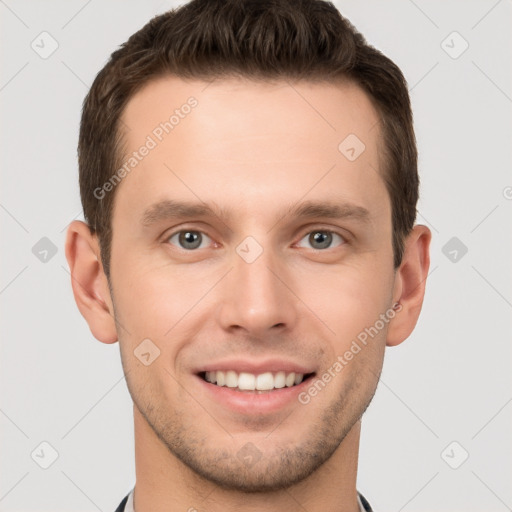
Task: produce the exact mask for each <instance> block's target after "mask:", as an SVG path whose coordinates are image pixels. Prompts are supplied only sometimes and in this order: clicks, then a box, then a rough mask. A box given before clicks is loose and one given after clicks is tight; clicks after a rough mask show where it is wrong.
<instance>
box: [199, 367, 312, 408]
mask: <svg viewBox="0 0 512 512" xmlns="http://www.w3.org/2000/svg"><path fill="white" fill-rule="evenodd" d="M313 377H314V374H313V375H310V376H309V377H308V378H307V379H306V380H303V381H302V382H301V383H300V384H297V385H296V386H292V387H289V388H287V387H284V388H280V389H274V390H272V391H264V392H263V393H258V392H256V391H254V392H253V391H236V390H235V389H234V388H228V387H226V386H217V385H216V384H212V383H210V382H207V381H205V380H204V379H203V378H202V377H200V376H199V375H196V378H197V379H198V380H199V383H200V384H201V385H202V388H203V389H204V391H205V393H207V394H208V395H209V396H211V397H212V399H213V400H215V401H216V402H219V403H220V404H222V405H224V406H225V407H227V408H229V409H231V410H233V411H235V412H237V413H241V414H246V415H254V414H268V413H272V412H276V411H279V410H280V409H282V408H283V407H285V406H287V405H289V404H290V403H293V402H296V403H298V402H299V400H298V395H299V394H300V393H301V392H302V391H304V390H305V389H306V388H307V387H308V386H309V385H310V383H311V379H312V378H313Z"/></svg>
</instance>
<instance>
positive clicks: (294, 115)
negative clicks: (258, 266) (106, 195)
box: [116, 76, 385, 214]
mask: <svg viewBox="0 0 512 512" xmlns="http://www.w3.org/2000/svg"><path fill="white" fill-rule="evenodd" d="M378 119H379V117H378V113H377V111H376V109H375V108H374V107H373V105H372V103H371V101H370V100H369V98H368V96H367V95H366V93H364V92H363V91H362V90H361V89H360V88H359V87H358V86H356V85H355V84H353V83H350V82H347V81H340V82H339V83H324V82H322V83H311V82H305V81H301V82H287V81H284V80H282V81H275V82H260V81H252V80H248V79H242V78H229V79H219V80H215V81H213V82H211V83H208V82H205V81H200V80H183V79H181V78H178V77H175V76H165V77H161V78H158V79H155V80H152V81H150V82H149V83H147V84H146V85H145V86H144V87H143V88H142V89H140V90H139V91H138V92H137V93H136V94H135V95H134V96H133V97H132V98H131V100H130V101H129V102H128V104H127V106H126V108H125V110H124V112H123V115H122V120H123V123H124V126H125V127H126V130H125V132H124V139H125V149H126V152H125V155H124V163H126V162H128V160H131V161H132V163H134V165H133V167H131V168H129V166H126V169H127V171H129V172H127V173H125V174H126V177H125V178H123V180H122V182H121V183H120V185H118V190H116V194H120V195H121V198H116V203H119V202H121V203H123V202H129V203H130V204H131V205H132V208H131V210H134V209H135V210H136V209H138V212H139V214H140V213H141V212H142V211H144V210H145V209H146V208H147V206H149V205H150V204H151V203H152V202H155V201H157V200H163V199H166V198H168V197H169V196H172V195H173V194H174V195H176V194H178V195H182V196H183V195H187V196H188V197H189V198H191V199H192V198H194V199H196V200H197V199H200V200H202V201H203V200H204V201H207V200H208V199H212V198H213V199H215V201H216V202H217V203H219V202H220V198H222V197H225V198H226V201H228V202H229V201H231V202H233V201H236V202H237V204H238V207H239V209H242V208H247V206H248V204H249V200H250V199H251V198H253V199H254V200H260V203H261V198H263V197H269V202H272V198H271V197H270V195H271V194H276V195H278V196H279V197H280V198H282V199H283V202H285V203H287V202H290V203H291V202H293V201H297V200H298V199H299V197H300V196H301V195H302V194H303V193H306V192H307V189H308V188H309V189H311V190H312V193H313V196H314V192H317V193H318V194H321V193H325V192H329V191H332V192H334V188H333V187H336V189H337V191H338V192H339V193H340V194H341V196H344V197H345V198H346V199H347V200H350V201H351V202H356V201H355V200H356V199H358V200H359V202H360V203H361V202H363V203H366V205H367V206H370V205H372V204H373V205H376V204H377V205H378V202H379V201H382V200H383V199H382V197H380V198H379V195H380V196H382V195H383V192H384V190H385V189H384V188H383V182H382V180H381V176H380V174H381V171H380V167H381V163H380V157H379V145H380V126H379V122H378ZM144 147H146V148H150V149H149V150H144ZM134 152H135V153H138V154H137V156H135V157H134V156H133V155H134ZM141 153H144V156H141V155H140V154H141ZM134 158H136V159H137V161H135V160H134ZM333 169H334V171H333V172H330V171H332V170H333ZM315 182H317V185H315ZM313 188H315V190H314V191H313ZM120 190H124V191H123V192H120ZM241 192H243V194H244V197H243V199H244V200H243V201H242V200H241V199H242V198H241V197H240V193H241ZM251 194H253V195H251ZM194 196H195V197H194ZM356 196H359V197H356ZM309 198H311V199H312V197H311V196H310V197H309ZM384 201H385V199H384ZM139 205H140V207H139ZM221 206H222V205H221Z"/></svg>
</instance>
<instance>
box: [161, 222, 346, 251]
mask: <svg viewBox="0 0 512 512" xmlns="http://www.w3.org/2000/svg"><path fill="white" fill-rule="evenodd" d="M187 231H190V232H192V233H201V234H202V235H206V236H207V237H208V238H210V240H211V239H212V238H211V237H210V236H209V235H208V234H207V233H205V232H204V231H201V230H199V229H188V228H181V229H179V230H178V231H174V232H173V233H171V234H170V235H167V236H165V238H164V242H166V243H168V242H169V240H170V239H171V238H173V237H174V236H175V235H179V234H180V233H185V232H187ZM312 233H329V234H331V235H337V236H339V237H340V238H342V239H343V243H341V244H340V245H339V246H338V248H339V247H342V246H344V245H347V244H349V238H348V237H347V236H346V235H342V234H341V233H338V232H337V231H333V230H332V229H328V228H316V229H312V230H310V231H307V232H305V233H304V234H303V235H302V236H301V238H300V239H299V242H300V241H302V240H303V239H304V238H305V237H306V236H307V235H310V234H312ZM170 245H173V244H170ZM176 247H177V248H178V249H179V250H181V251H184V252H197V251H199V250H200V249H184V248H182V247H179V246H176ZM335 248H336V247H328V248H326V249H313V248H312V250H313V251H318V252H326V251H328V250H330V249H335Z"/></svg>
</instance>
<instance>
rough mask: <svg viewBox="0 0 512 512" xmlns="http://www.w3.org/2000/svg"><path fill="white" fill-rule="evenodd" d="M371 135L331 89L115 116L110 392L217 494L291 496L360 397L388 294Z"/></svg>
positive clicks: (330, 450)
mask: <svg viewBox="0 0 512 512" xmlns="http://www.w3.org/2000/svg"><path fill="white" fill-rule="evenodd" d="M191 97H193V98H194V99H193V100H189V98H191ZM187 100H188V103H187ZM187 104H188V105H189V107H185V105H187ZM173 114H174V115H175V117H174V118H173V119H171V121H170V124H169V125H165V124H163V125H161V123H165V121H169V118H170V116H171V115H173ZM377 119H378V117H377V113H376V111H375V110H374V108H373V107H372V105H371V103H370V101H369V100H368V98H367V97H366V95H365V94H364V93H363V92H362V91H361V90H360V89H359V88H358V87H356V86H355V85H351V84H347V83H343V84H339V85H332V84H330V85H329V84H311V83H295V84H293V87H292V86H291V85H288V84H287V83H285V82H276V83H274V84H269V83H265V84H263V83H256V82H250V81H244V80H235V79H229V80H221V81H217V82H213V83H211V84H210V85H208V84H207V83H205V82H201V81H187V82H185V81H182V80H180V79H178V78H174V77H166V78H161V79H158V80H156V81H153V82H151V83H149V84H148V85H147V86H145V87H144V88H143V89H142V90H141V91H139V92H138V93H137V94H136V95H135V96H134V97H133V98H132V99H131V100H130V102H129V104H128V105H127V107H126V109H125V111H124V114H123V121H124V122H125V123H126V125H127V126H128V127H129V130H128V131H127V133H126V142H127V148H128V151H127V153H128V154H127V156H126V160H127V161H128V158H129V157H130V155H132V153H133V152H134V151H137V152H138V157H136V158H137V164H136V165H135V166H134V167H133V168H132V169H131V170H130V171H129V172H127V173H126V176H125V177H124V178H123V179H122V181H121V182H120V183H119V184H118V185H117V186H116V190H115V194H116V197H115V203H114V210H113V217H112V226H113V233H114V235H113V240H112V253H111V299H112V302H113V306H114V312H115V318H116V321H117V332H118V335H119V342H120V347H121V355H122V363H123V367H124V370H125V373H126V379H127V384H128V387H129V391H130V393H131V396H132V398H133V401H134V404H135V409H136V414H139V415H140V417H141V418H143V421H145V422H147V425H149V427H150V428H151V429H152V431H153V432H154V433H155V434H156V435H157V436H158V438H159V439H160V440H161V441H162V442H163V443H164V445H165V446H166V448H167V449H168V451H169V452H170V454H172V455H173V456H175V457H176V458H177V459H179V460H181V461H182V462H183V463H185V464H186V466H188V467H189V468H190V469H192V470H193V471H194V472H195V473H196V474H198V475H200V476H201V477H204V478H206V479H208V480H209V481H211V482H215V483H217V484H218V485H221V486H223V487H224V488H229V489H238V490H246V491H262V490H271V489H277V488H282V487H284V486H288V485H290V484H293V483H295V482H299V481H301V480H302V479H304V478H305V477H307V476H308V475H310V474H312V473H313V472H314V471H315V469H317V468H318V467H319V466H320V465H321V464H323V463H324V462H326V461H327V460H328V459H329V458H330V457H331V456H333V454H335V453H336V450H338V449H339V446H340V443H342V441H343V439H344V438H345V436H346V435H347V433H349V432H350V430H351V429H352V427H353V426H354V425H355V424H356V422H357V421H358V420H359V418H360V416H361V414H362V413H363V411H364V410H365V408H366V407H367V405H368V404H369V402H370V400H371V398H372V396H373V393H374V391H375V388H376V384H377V381H378V376H379V374H380V370H381V366H382V360H383V353H384V346H385V343H386V332H387V330H388V328H389V325H390V322H392V320H391V319H390V314H389V312H390V310H391V307H392V304H393V284H394V271H393V252H392V245H391V240H392V226H391V205H390V200H389V197H388V194H387V192H386V188H385V185H384V181H383V179H382V163H381V158H380V155H379V141H380V138H381V136H382V134H381V133H380V131H379V124H378V121H377ZM350 134H352V135H350ZM347 136H350V137H351V138H349V139H347V141H346V142H344V143H343V141H344V140H345V139H346V138H347ZM354 136H355V137H357V139H356V138H354ZM148 137H149V138H148ZM358 139H359V141H358ZM340 143H342V144H341V149H340ZM361 143H362V144H364V150H363V151H362V152H361V149H362V148H363V146H362V145H361ZM143 145H146V147H147V148H149V150H148V151H144V150H141V151H139V148H141V146H143ZM351 148H353V149H351ZM142 153H145V156H142ZM132 156H133V155H132ZM354 157H355V158H354ZM132 163H133V162H132ZM109 193H112V192H109ZM386 315H387V318H388V320H387V321H383V320H382V319H383V316H386ZM379 319H381V321H380V323H379V322H378V321H379ZM382 324H383V325H382ZM376 325H378V327H379V328H378V329H376V330H377V331H378V332H377V333H376V334H374V335H373V336H368V335H367V340H366V343H364V344H363V342H362V341H361V340H362V339H363V338H364V335H361V333H362V332H364V329H365V328H369V327H370V326H376ZM372 332H374V331H372ZM358 336H359V338H358ZM143 340H146V341H144V342H143ZM354 342H356V345H358V346H359V351H357V349H356V348H355V345H354ZM141 343H142V345H141ZM347 352H351V353H352V357H350V356H348V355H347ZM141 353H142V354H145V355H142V356H141ZM336 362H338V364H336ZM340 366H341V369H340ZM326 375H327V377H326ZM329 375H330V378H329ZM301 379H302V380H301ZM222 384H223V385H222ZM255 386H257V387H258V388H261V389H251V388H254V387H255ZM240 388H242V389H240ZM247 388H249V389H247ZM268 388H273V389H270V390H269V389H268ZM315 390H316V391H315Z"/></svg>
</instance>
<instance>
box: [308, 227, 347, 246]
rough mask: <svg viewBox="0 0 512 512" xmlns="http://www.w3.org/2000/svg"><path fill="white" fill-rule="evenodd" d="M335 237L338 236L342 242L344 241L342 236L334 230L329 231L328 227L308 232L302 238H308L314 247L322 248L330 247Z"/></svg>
mask: <svg viewBox="0 0 512 512" xmlns="http://www.w3.org/2000/svg"><path fill="white" fill-rule="evenodd" d="M335 237H338V239H340V240H341V241H342V243H343V242H344V241H343V237H342V236H340V235H338V234H337V233H335V232H334V231H329V230H326V229H317V230H315V231H311V233H308V234H307V235H306V236H305V237H304V238H303V239H302V240H305V239H307V241H308V243H309V244H311V246H312V247H313V249H317V250H322V249H328V248H329V247H330V246H331V245H332V243H333V240H334V239H335ZM340 245H341V244H340ZM301 247H303V246H301Z"/></svg>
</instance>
